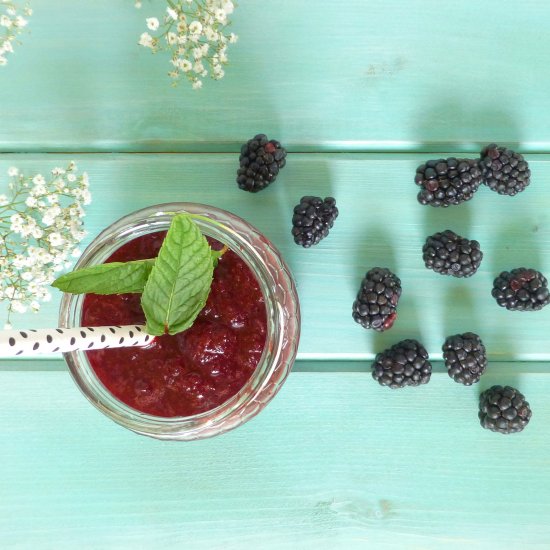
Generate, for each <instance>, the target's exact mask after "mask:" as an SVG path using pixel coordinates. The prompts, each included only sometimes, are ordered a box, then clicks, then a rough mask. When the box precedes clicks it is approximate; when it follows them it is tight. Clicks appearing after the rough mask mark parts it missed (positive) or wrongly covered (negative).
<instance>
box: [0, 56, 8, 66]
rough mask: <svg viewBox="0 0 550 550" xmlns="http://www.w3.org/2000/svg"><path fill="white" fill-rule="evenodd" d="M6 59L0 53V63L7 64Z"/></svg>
mask: <svg viewBox="0 0 550 550" xmlns="http://www.w3.org/2000/svg"><path fill="white" fill-rule="evenodd" d="M7 64H8V60H7V59H6V58H5V57H2V56H1V55H0V65H7Z"/></svg>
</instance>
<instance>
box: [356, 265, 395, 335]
mask: <svg viewBox="0 0 550 550" xmlns="http://www.w3.org/2000/svg"><path fill="white" fill-rule="evenodd" d="M400 296H401V281H400V280H399V278H398V277H397V276H396V275H394V274H393V273H392V272H391V271H390V270H389V269H386V268H384V267H375V268H373V269H371V270H370V271H367V273H366V275H365V277H364V278H363V280H362V281H361V287H360V288H359V292H358V293H357V298H356V300H355V302H353V313H352V315H353V318H354V319H355V321H356V322H357V323H359V324H360V325H362V326H363V327H364V328H373V329H374V330H376V331H378V332H382V331H384V330H388V329H389V328H391V327H392V325H393V324H394V322H395V319H396V318H397V311H396V308H397V302H398V301H399V297H400Z"/></svg>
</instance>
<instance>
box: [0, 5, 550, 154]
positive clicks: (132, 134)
mask: <svg viewBox="0 0 550 550" xmlns="http://www.w3.org/2000/svg"><path fill="white" fill-rule="evenodd" d="M165 5H166V3H165V2H164V1H161V0H154V1H150V2H148V1H145V2H143V9H141V10H136V9H134V7H133V2H132V0H121V1H118V2H113V1H112V0H95V1H94V2H88V1H86V0H74V1H69V0H34V1H33V8H34V15H33V17H32V18H31V20H30V23H29V30H30V32H31V34H30V35H24V36H23V37H22V40H23V44H22V46H19V47H17V49H16V52H15V54H14V55H13V56H10V62H9V64H8V65H7V66H6V67H5V68H2V71H1V72H0V82H1V83H2V86H0V114H1V117H2V124H1V127H0V150H2V151H63V150H65V151H75V150H76V151H94V150H102V151H237V150H238V148H239V146H240V144H241V143H242V142H243V140H245V139H247V138H248V137H251V136H252V135H254V134H255V133H257V132H259V131H263V132H267V133H269V134H270V135H273V136H275V137H277V138H278V139H280V140H281V141H283V142H284V143H285V144H286V145H288V146H289V147H290V148H291V149H293V150H295V151H306V150H308V151H317V150H338V151H341V150H365V151H367V150H368V151H388V150H389V151H392V150H393V151H419V150H424V151H426V150H428V151H433V150H468V151H472V150H473V151H477V150H478V149H479V144H480V143H485V142H488V141H502V142H508V143H511V144H517V145H518V146H519V147H521V149H522V150H525V151H534V152H537V151H547V150H549V147H550V129H549V128H550V126H549V124H548V119H547V114H546V113H548V112H549V109H550V97H549V96H548V94H547V92H546V91H547V90H548V88H549V87H550V72H549V71H548V70H547V67H548V65H549V64H550V35H549V33H548V32H547V22H548V20H549V17H550V4H549V3H548V2H546V1H544V0H528V1H524V2H521V3H519V2H509V3H507V4H506V7H505V8H503V6H502V2H501V0H485V1H484V2H481V3H480V2H478V1H476V0H463V1H462V2H440V1H439V0H413V1H411V0H368V1H366V0H348V1H347V2H346V3H345V6H343V5H342V4H341V3H340V2H333V1H330V0H321V1H311V0H309V1H302V2H297V1H295V0H279V1H277V2H259V1H254V0H241V1H240V2H239V7H238V8H237V10H236V11H235V14H234V30H235V32H237V33H238V34H239V36H240V41H239V43H238V44H236V45H235V47H233V48H231V50H230V53H229V57H230V62H231V66H229V67H228V70H227V74H226V77H225V78H224V79H223V80H222V81H220V82H218V83H216V82H210V81H208V82H206V84H205V87H204V89H203V90H202V91H201V92H200V93H196V92H194V91H192V90H191V89H188V88H187V87H186V86H185V85H184V86H182V87H180V88H179V89H175V90H174V89H172V88H171V87H170V85H169V79H168V77H167V72H168V71H169V70H170V65H169V63H168V58H167V57H166V56H162V55H157V56H153V55H151V54H150V52H148V51H147V50H145V49H144V48H140V47H138V45H137V41H138V38H139V35H140V34H141V33H142V32H143V31H144V30H146V27H145V17H150V16H159V17H160V16H161V14H162V13H163V11H164V9H165Z"/></svg>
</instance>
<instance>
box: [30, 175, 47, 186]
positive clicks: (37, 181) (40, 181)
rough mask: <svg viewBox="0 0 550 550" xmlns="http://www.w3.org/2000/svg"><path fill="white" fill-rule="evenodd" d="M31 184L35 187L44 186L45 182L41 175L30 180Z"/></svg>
mask: <svg viewBox="0 0 550 550" xmlns="http://www.w3.org/2000/svg"><path fill="white" fill-rule="evenodd" d="M32 182H33V183H34V184H35V185H44V184H45V183H46V180H45V179H44V176H43V175H42V174H36V176H34V178H32Z"/></svg>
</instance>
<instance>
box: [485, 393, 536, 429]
mask: <svg viewBox="0 0 550 550" xmlns="http://www.w3.org/2000/svg"><path fill="white" fill-rule="evenodd" d="M478 416H479V420H480V422H481V425H482V426H483V427H484V428H486V429H487V430H491V431H493V432H499V433H501V434H511V433H514V432H521V430H523V428H525V426H527V424H528V423H529V420H530V419H531V409H530V407H529V403H527V401H525V396H524V395H523V394H522V393H520V392H519V391H518V390H516V389H515V388H511V387H510V386H504V387H502V386H493V387H492V388H489V389H488V390H485V391H484V392H483V393H482V394H481V395H480V396H479V415H478Z"/></svg>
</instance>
